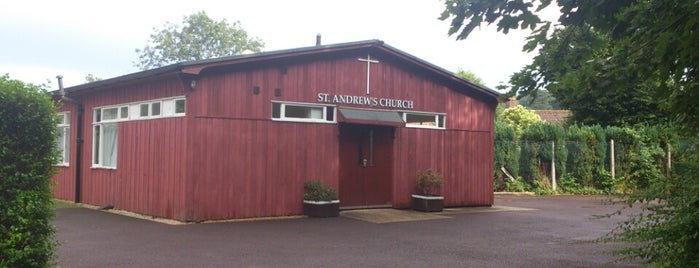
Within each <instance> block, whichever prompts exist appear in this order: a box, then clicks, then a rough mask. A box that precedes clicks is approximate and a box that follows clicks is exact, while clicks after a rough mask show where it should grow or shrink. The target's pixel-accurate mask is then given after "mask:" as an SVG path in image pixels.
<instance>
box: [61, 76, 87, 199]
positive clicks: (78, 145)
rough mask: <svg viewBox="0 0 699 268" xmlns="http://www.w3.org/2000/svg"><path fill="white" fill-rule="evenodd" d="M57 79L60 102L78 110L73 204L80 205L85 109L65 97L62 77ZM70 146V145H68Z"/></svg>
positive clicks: (73, 100)
mask: <svg viewBox="0 0 699 268" xmlns="http://www.w3.org/2000/svg"><path fill="white" fill-rule="evenodd" d="M56 79H58V92H59V93H60V94H61V101H63V102H66V103H70V104H73V105H75V106H76V107H77V109H78V125H77V127H76V128H77V137H76V138H75V151H76V152H75V203H80V202H81V199H80V190H81V188H82V187H81V183H80V180H81V174H82V162H83V161H82V155H83V150H82V148H83V114H84V113H85V109H84V107H83V104H82V103H81V102H79V101H77V100H75V99H73V98H71V97H67V96H66V92H65V90H64V89H63V76H62V75H58V76H56ZM68 146H70V145H68Z"/></svg>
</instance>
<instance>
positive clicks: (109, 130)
mask: <svg viewBox="0 0 699 268" xmlns="http://www.w3.org/2000/svg"><path fill="white" fill-rule="evenodd" d="M117 111H118V108H117V107H107V108H97V109H95V110H94V124H93V131H92V167H104V168H116V160H117V129H118V128H117V123H116V122H117V121H119V118H117Z"/></svg>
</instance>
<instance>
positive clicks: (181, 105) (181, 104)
mask: <svg viewBox="0 0 699 268" xmlns="http://www.w3.org/2000/svg"><path fill="white" fill-rule="evenodd" d="M185 105H186V101H185V99H184V98H183V97H178V98H174V99H161V100H157V101H152V100H151V101H148V102H142V103H134V104H131V109H133V110H137V111H138V114H137V115H134V116H133V117H132V118H131V119H132V120H139V119H153V118H161V117H175V116H184V113H185V108H186V107H185ZM127 108H128V107H127Z"/></svg>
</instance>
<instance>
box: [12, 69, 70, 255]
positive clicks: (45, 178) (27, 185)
mask: <svg viewBox="0 0 699 268" xmlns="http://www.w3.org/2000/svg"><path fill="white" fill-rule="evenodd" d="M57 122H58V121H57V117H56V110H55V107H54V105H53V102H52V101H51V98H50V97H49V96H48V94H46V93H45V92H44V91H42V90H41V88H40V87H38V86H34V85H30V84H25V83H23V82H21V81H17V80H10V79H9V76H8V75H4V76H0V267H45V266H48V265H49V262H50V261H51V259H52V257H53V256H54V253H53V250H54V247H55V242H54V241H53V234H54V232H55V231H54V229H53V227H52V226H51V224H50V220H51V218H52V217H53V210H52V209H51V206H52V197H51V188H50V185H51V184H50V182H51V176H52V175H53V174H54V173H53V172H54V169H53V164H54V163H55V160H56V157H57V152H56V148H55V147H56V144H55V143H56V123H57Z"/></svg>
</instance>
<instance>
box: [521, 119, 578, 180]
mask: <svg viewBox="0 0 699 268" xmlns="http://www.w3.org/2000/svg"><path fill="white" fill-rule="evenodd" d="M564 141H565V131H564V130H563V127H562V126H560V125H557V124H551V123H548V122H541V123H535V124H532V125H531V126H529V127H527V128H526V129H524V132H523V133H522V150H521V156H520V171H519V174H520V175H522V177H523V178H524V181H526V182H528V183H529V184H531V185H532V186H533V185H534V184H533V183H534V181H539V182H540V183H541V184H546V183H548V181H547V180H546V178H547V177H549V173H550V167H551V158H552V154H551V153H552V152H551V142H555V144H556V147H555V161H556V177H557V178H560V177H561V175H562V174H564V173H565V170H566V169H565V162H566V159H567V155H568V154H567V150H566V147H565V145H564Z"/></svg>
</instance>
